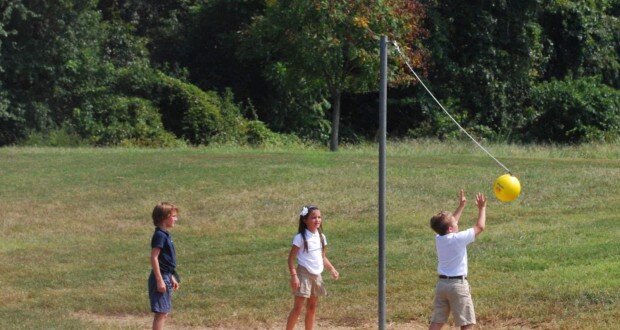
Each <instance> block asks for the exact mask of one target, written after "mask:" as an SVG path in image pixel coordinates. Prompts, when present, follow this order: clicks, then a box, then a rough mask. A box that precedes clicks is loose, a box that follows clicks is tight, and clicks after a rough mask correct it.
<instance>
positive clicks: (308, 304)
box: [306, 299, 319, 310]
mask: <svg viewBox="0 0 620 330" xmlns="http://www.w3.org/2000/svg"><path fill="white" fill-rule="evenodd" d="M318 305H319V300H318V299H308V301H307V302H306V308H307V309H309V310H315V309H316V307H317V306H318Z"/></svg>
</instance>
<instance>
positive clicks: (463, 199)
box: [459, 189, 467, 206]
mask: <svg viewBox="0 0 620 330" xmlns="http://www.w3.org/2000/svg"><path fill="white" fill-rule="evenodd" d="M465 203H467V198H466V197H465V191H464V190H463V189H461V190H460V191H459V206H465Z"/></svg>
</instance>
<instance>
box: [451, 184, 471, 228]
mask: <svg viewBox="0 0 620 330" xmlns="http://www.w3.org/2000/svg"><path fill="white" fill-rule="evenodd" d="M465 203H467V198H465V192H464V191H463V189H461V190H460V191H459V206H458V207H457V208H456V210H454V213H452V216H454V219H455V220H456V222H459V219H460V218H461V213H463V209H464V208H465Z"/></svg>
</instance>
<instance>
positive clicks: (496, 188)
mask: <svg viewBox="0 0 620 330" xmlns="http://www.w3.org/2000/svg"><path fill="white" fill-rule="evenodd" d="M493 193H495V197H497V199H499V200H500V201H502V202H512V201H513V200H515V199H516V198H517V197H519V194H520V193H521V183H519V179H517V177H515V176H513V175H511V174H504V175H502V176H500V177H499V178H497V180H495V183H493Z"/></svg>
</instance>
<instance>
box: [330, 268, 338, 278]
mask: <svg viewBox="0 0 620 330" xmlns="http://www.w3.org/2000/svg"><path fill="white" fill-rule="evenodd" d="M331 273H332V278H333V279H334V280H337V279H338V278H339V277H340V274H339V273H338V271H337V270H336V268H334V269H332V270H331Z"/></svg>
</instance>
